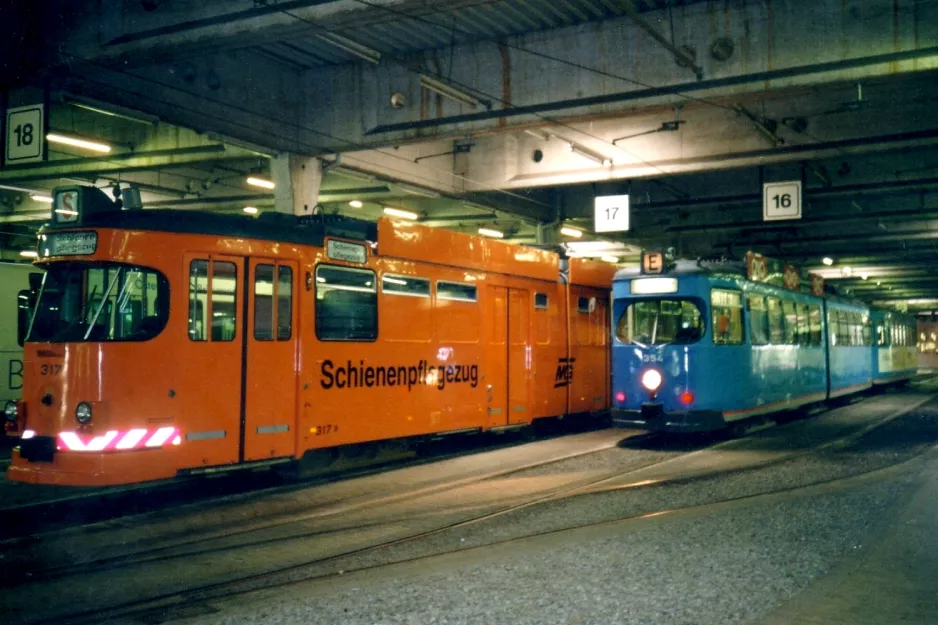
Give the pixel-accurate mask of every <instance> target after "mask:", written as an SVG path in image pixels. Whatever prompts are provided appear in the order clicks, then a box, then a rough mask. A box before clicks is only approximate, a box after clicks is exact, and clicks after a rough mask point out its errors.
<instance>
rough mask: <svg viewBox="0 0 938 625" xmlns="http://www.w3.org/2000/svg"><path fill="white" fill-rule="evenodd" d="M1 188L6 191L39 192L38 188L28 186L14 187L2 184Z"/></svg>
mask: <svg viewBox="0 0 938 625" xmlns="http://www.w3.org/2000/svg"><path fill="white" fill-rule="evenodd" d="M0 189H4V190H5V191H19V192H20V193H39V192H38V191H36V189H27V188H26V187H13V186H10V185H8V184H0Z"/></svg>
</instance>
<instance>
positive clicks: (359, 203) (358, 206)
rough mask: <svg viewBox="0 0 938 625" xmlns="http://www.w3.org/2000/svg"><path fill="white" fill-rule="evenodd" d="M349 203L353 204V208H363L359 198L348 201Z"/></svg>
mask: <svg viewBox="0 0 938 625" xmlns="http://www.w3.org/2000/svg"><path fill="white" fill-rule="evenodd" d="M348 205H349V206H351V207H352V208H361V207H362V203H361V202H359V201H358V200H352V201H351V202H349V203H348Z"/></svg>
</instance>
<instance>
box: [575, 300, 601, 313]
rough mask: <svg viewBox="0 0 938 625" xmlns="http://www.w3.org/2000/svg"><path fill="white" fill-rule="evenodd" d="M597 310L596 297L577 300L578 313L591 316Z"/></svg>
mask: <svg viewBox="0 0 938 625" xmlns="http://www.w3.org/2000/svg"><path fill="white" fill-rule="evenodd" d="M594 310H596V298H595V297H578V298H577V300H576V311H577V312H581V313H586V314H589V313H591V312H593V311H594Z"/></svg>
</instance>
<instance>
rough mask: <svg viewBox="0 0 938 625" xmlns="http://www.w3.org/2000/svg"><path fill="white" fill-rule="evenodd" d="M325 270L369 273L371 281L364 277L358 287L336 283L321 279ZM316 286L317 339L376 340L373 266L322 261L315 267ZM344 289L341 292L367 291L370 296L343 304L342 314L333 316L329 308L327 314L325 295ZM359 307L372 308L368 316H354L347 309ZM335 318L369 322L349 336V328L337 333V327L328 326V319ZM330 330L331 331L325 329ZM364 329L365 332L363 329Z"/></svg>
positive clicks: (334, 340)
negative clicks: (331, 263) (355, 266)
mask: <svg viewBox="0 0 938 625" xmlns="http://www.w3.org/2000/svg"><path fill="white" fill-rule="evenodd" d="M323 271H333V272H336V275H341V274H343V273H345V274H361V275H364V276H366V277H368V276H370V277H371V280H370V282H369V281H367V280H365V281H364V285H362V286H359V285H357V284H352V285H349V284H342V283H336V284H332V285H330V284H329V283H328V282H327V281H326V280H325V279H323V280H320V278H322V276H321V275H320V274H321V273H323ZM315 274H316V289H315V291H314V293H313V297H314V301H315V317H316V322H315V323H316V338H317V339H319V340H320V341H323V342H341V343H373V342H374V341H376V340H377V339H378V277H377V274H376V273H375V272H374V271H372V270H370V269H359V268H354V267H344V266H342V265H330V264H325V263H321V264H319V265H317V266H316V272H315ZM333 291H336V292H342V293H358V294H364V295H365V296H370V297H367V301H365V300H363V301H361V302H353V303H352V304H350V305H348V304H347V305H344V306H342V307H341V308H342V309H343V310H342V311H340V312H339V313H337V314H335V315H333V314H332V311H329V314H325V313H326V307H325V304H324V303H323V302H324V300H325V299H326V295H327V294H328V293H330V292H333ZM360 308H370V309H371V315H370V317H371V318H370V319H368V318H367V317H366V316H365V315H360V316H359V317H351V316H349V315H347V314H346V312H347V310H349V309H351V310H358V309H360ZM333 317H334V318H338V319H340V321H353V322H354V321H356V320H357V321H363V322H365V323H366V325H364V326H362V328H359V329H356V330H357V332H356V334H355V335H352V336H350V333H349V332H348V328H341V325H340V326H339V329H342V330H344V332H343V333H342V334H339V333H338V330H336V329H333V328H326V327H324V326H325V321H326V320H327V319H328V320H330V321H331V320H332V319H333ZM327 330H328V333H327V332H326V331H327ZM362 330H364V332H363V331H362Z"/></svg>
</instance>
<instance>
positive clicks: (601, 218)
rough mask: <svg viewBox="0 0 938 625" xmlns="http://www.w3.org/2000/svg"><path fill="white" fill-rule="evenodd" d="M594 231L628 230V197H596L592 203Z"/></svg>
mask: <svg viewBox="0 0 938 625" xmlns="http://www.w3.org/2000/svg"><path fill="white" fill-rule="evenodd" d="M593 216H594V223H593V225H594V228H593V229H594V230H595V231H596V232H624V231H625V230H628V229H629V196H628V195H598V196H596V199H595V201H594V213H593Z"/></svg>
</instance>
